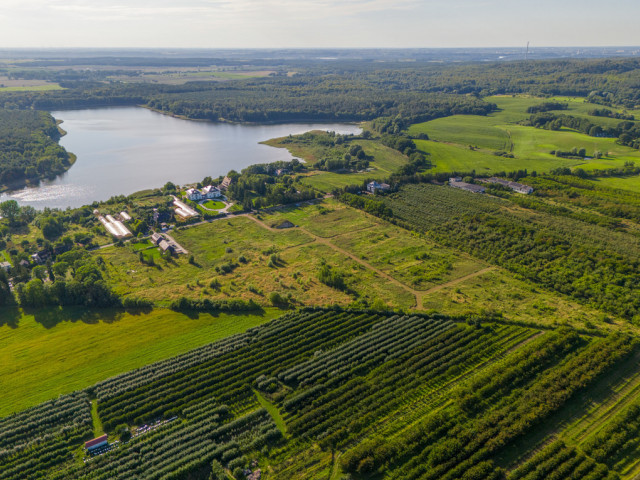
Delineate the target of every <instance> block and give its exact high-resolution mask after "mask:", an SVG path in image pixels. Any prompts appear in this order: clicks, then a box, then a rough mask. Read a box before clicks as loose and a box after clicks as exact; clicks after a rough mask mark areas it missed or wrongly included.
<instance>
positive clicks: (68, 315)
mask: <svg viewBox="0 0 640 480" xmlns="http://www.w3.org/2000/svg"><path fill="white" fill-rule="evenodd" d="M24 312H25V313H26V314H28V315H33V318H34V320H35V321H36V322H38V323H39V324H41V325H42V326H43V327H44V328H53V327H55V326H56V325H57V324H59V323H60V322H74V323H75V322H82V323H86V324H89V325H96V324H98V323H100V322H103V323H113V322H117V321H118V320H120V319H121V318H122V316H123V315H124V313H125V311H124V310H119V309H113V308H96V309H87V308H82V307H65V308H61V307H49V308H28V309H27V308H25V309H24Z"/></svg>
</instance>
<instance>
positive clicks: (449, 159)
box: [409, 96, 640, 173]
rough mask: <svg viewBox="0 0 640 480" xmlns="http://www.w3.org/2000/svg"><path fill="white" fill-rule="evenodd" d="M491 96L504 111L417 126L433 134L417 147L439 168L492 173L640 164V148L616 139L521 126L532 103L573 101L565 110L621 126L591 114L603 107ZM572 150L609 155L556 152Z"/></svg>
mask: <svg viewBox="0 0 640 480" xmlns="http://www.w3.org/2000/svg"><path fill="white" fill-rule="evenodd" d="M485 100H486V101H488V102H493V103H496V105H498V111H496V112H494V113H492V114H490V115H487V116H476V115H454V116H451V117H445V118H439V119H436V120H432V121H429V122H424V123H419V124H414V125H411V127H410V128H409V134H411V135H414V136H417V135H419V134H420V133H426V134H427V135H428V136H429V138H430V140H428V141H426V140H416V145H417V146H418V148H419V149H420V150H422V151H425V152H428V153H430V154H431V157H430V159H431V162H432V163H433V164H434V169H433V171H436V172H449V171H471V170H476V172H478V173H490V172H500V171H510V170H518V169H525V168H526V169H527V170H529V171H534V170H535V171H537V172H545V171H549V170H552V169H554V168H558V167H578V166H579V167H581V168H583V169H585V170H592V169H604V168H610V167H619V166H622V165H624V163H625V162H626V161H634V162H640V152H638V151H637V150H634V149H632V148H629V147H625V146H622V145H618V144H617V143H616V139H614V138H600V137H590V136H588V135H585V134H582V133H579V132H576V131H573V130H569V129H562V130H559V131H552V130H544V129H539V128H534V127H529V126H524V125H521V124H520V122H522V121H523V120H526V119H527V118H528V117H529V114H528V113H527V108H528V107H530V106H533V105H537V104H540V103H543V102H546V101H560V102H565V103H568V104H569V108H568V109H567V110H562V111H561V112H562V113H566V114H567V115H572V116H576V117H588V118H589V120H590V121H592V122H594V123H597V124H600V125H603V126H608V125H616V124H617V123H619V122H620V121H621V120H618V119H611V118H606V117H593V116H590V115H588V112H589V111H590V110H592V109H594V108H602V107H600V106H598V105H594V104H590V103H586V102H585V101H584V99H582V98H568V97H556V98H551V99H542V98H534V97H511V96H494V97H488V98H486V99H485ZM612 110H614V111H616V110H617V109H612ZM627 113H633V112H627ZM572 148H578V149H580V148H585V149H586V150H587V155H588V156H591V155H593V153H594V152H595V151H600V152H602V153H603V157H602V158H601V159H598V160H596V159H590V158H586V159H584V160H583V159H568V158H558V157H556V156H555V155H552V154H551V153H550V152H551V151H553V150H563V151H569V150H571V149H572ZM494 152H507V153H510V154H512V155H513V156H514V158H508V157H504V156H499V155H494Z"/></svg>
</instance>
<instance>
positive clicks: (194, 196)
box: [186, 188, 202, 201]
mask: <svg viewBox="0 0 640 480" xmlns="http://www.w3.org/2000/svg"><path fill="white" fill-rule="evenodd" d="M186 193H187V198H188V199H189V200H193V201H197V200H202V193H201V192H200V190H198V189H196V188H190V189H189V190H187V192H186Z"/></svg>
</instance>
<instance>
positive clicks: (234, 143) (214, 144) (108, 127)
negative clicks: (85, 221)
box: [0, 107, 361, 209]
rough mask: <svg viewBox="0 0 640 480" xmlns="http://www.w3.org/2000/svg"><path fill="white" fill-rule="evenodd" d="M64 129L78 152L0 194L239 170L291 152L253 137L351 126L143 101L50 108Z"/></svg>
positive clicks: (88, 197) (129, 186)
mask: <svg viewBox="0 0 640 480" xmlns="http://www.w3.org/2000/svg"><path fill="white" fill-rule="evenodd" d="M52 115H53V116H54V117H55V118H56V119H59V120H62V121H63V124H62V128H63V129H64V130H66V131H67V135H65V136H64V137H62V139H61V140H60V144H61V145H62V146H64V147H65V148H66V149H67V151H69V152H72V153H75V154H76V155H77V157H78V159H77V161H76V163H75V164H74V165H73V166H72V167H71V168H70V169H69V171H67V172H66V173H64V174H63V175H61V176H59V177H57V178H56V179H54V180H50V181H43V182H42V183H41V184H40V185H39V186H38V187H29V188H24V189H21V190H16V191H14V192H10V193H7V194H4V195H2V196H0V201H4V200H7V199H9V198H11V199H15V200H17V201H18V202H19V203H20V204H21V205H31V206H33V207H35V208H38V209H41V208H44V207H58V208H66V207H67V206H70V207H79V206H81V205H86V204H89V203H92V202H93V201H94V200H106V199H108V198H109V197H111V196H113V195H121V194H123V195H128V194H130V193H133V192H136V191H138V190H144V189H147V188H156V187H161V186H162V185H164V184H165V183H166V182H168V181H171V182H173V183H176V184H178V185H180V184H184V183H191V182H198V181H200V180H202V179H203V178H204V177H205V176H207V175H210V176H212V177H217V176H218V175H224V174H226V173H227V172H228V171H229V170H237V171H240V170H241V169H243V168H244V167H247V166H249V165H252V164H255V163H269V162H275V161H277V160H291V159H292V156H291V155H290V154H289V152H288V151H287V150H286V149H283V148H273V147H269V146H267V145H261V144H259V143H258V142H261V141H264V140H268V139H270V138H274V137H282V136H285V135H289V134H298V133H304V132H306V131H309V130H333V131H336V132H339V133H359V132H360V131H361V130H360V128H359V127H358V126H356V125H351V124H299V123H295V124H284V125H262V126H247V125H228V124H217V123H205V122H193V121H188V120H180V119H176V118H173V117H169V116H166V115H162V114H159V113H156V112H153V111H150V110H147V109H144V108H137V107H121V108H96V109H84V110H64V111H59V112H52Z"/></svg>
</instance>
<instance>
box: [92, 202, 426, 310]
mask: <svg viewBox="0 0 640 480" xmlns="http://www.w3.org/2000/svg"><path fill="white" fill-rule="evenodd" d="M334 206H335V210H330V211H329V213H327V214H326V218H325V216H324V215H320V214H318V215H319V217H318V219H316V220H315V223H316V225H314V226H313V227H312V228H310V229H309V230H310V231H313V232H314V233H315V232H318V233H319V234H321V235H322V234H324V235H327V236H332V234H336V233H338V232H344V231H349V230H350V229H357V228H361V227H362V226H370V225H374V223H373V222H372V221H370V220H369V219H368V217H366V216H365V215H364V214H362V213H360V212H358V211H357V210H354V209H350V208H347V207H344V206H340V205H338V204H334ZM310 208H311V209H312V211H314V212H317V210H315V208H317V207H310ZM327 210H328V209H327ZM278 215H284V213H279V214H277V215H275V216H274V218H278ZM305 215H306V216H307V217H309V218H308V220H307V221H308V222H309V223H311V222H314V221H313V220H312V219H311V218H310V214H309V213H300V214H298V217H299V219H300V220H302V219H303V217H304V216H305ZM295 217H296V215H295V214H294V215H293V217H292V218H291V219H292V221H294V223H295V222H296V219H295ZM287 218H288V216H287ZM320 220H321V221H320ZM300 223H302V221H301V222H300ZM173 235H174V237H175V239H176V240H177V241H178V242H179V243H180V244H181V245H183V246H184V247H185V248H186V249H187V250H188V251H189V253H190V255H193V256H194V259H195V262H194V264H190V263H189V262H188V259H187V258H186V256H184V255H183V256H180V257H175V258H173V259H172V260H171V261H170V262H165V261H164V260H162V259H159V260H156V261H155V265H153V266H149V265H145V264H142V263H141V262H140V260H139V258H138V255H139V254H138V253H135V252H133V251H132V250H131V249H129V248H127V247H124V248H122V247H112V248H107V249H103V250H100V251H99V252H96V254H98V255H101V256H102V257H103V258H104V259H105V262H106V265H107V276H108V279H109V282H110V283H111V284H112V285H113V287H114V289H115V290H116V292H118V293H121V294H125V295H126V294H131V295H133V296H136V297H140V298H146V299H149V300H153V301H155V302H159V303H161V304H163V303H164V304H166V303H168V302H169V301H171V300H173V299H176V298H179V297H181V296H186V297H189V298H205V297H206V298H214V299H225V298H242V299H245V300H249V299H253V300H254V301H256V302H258V303H260V304H262V305H269V302H270V300H269V295H270V293H272V292H277V293H279V294H281V295H283V296H289V297H290V299H291V302H292V303H293V304H294V305H330V304H339V305H344V306H346V305H349V304H350V303H351V302H353V301H354V298H363V299H365V300H366V301H367V302H369V303H371V302H373V301H375V300H377V299H381V300H382V301H383V302H384V303H385V304H387V305H389V306H393V307H399V308H409V307H412V306H414V305H415V297H414V296H413V295H411V294H410V293H409V292H407V291H406V290H404V289H402V288H401V287H399V286H397V285H392V286H385V285H384V282H383V281H381V279H380V278H379V277H378V275H377V274H376V273H375V272H373V271H371V270H367V269H366V268H365V267H363V266H362V265H360V264H358V263H357V262H355V261H354V260H353V259H350V258H348V257H347V256H346V255H345V254H343V253H341V252H339V251H336V250H335V249H333V248H331V247H330V246H327V245H322V244H319V243H317V242H315V241H314V238H313V237H312V236H310V235H307V234H306V233H304V232H302V231H300V230H299V229H295V228H292V229H285V230H278V231H270V230H268V229H266V228H264V227H262V226H260V225H258V224H257V223H256V222H254V221H253V220H251V219H249V218H246V217H236V218H233V219H225V220H218V221H216V222H212V223H207V224H204V225H199V226H197V227H193V228H189V229H185V230H182V231H176V232H174V233H173ZM153 250H155V249H153ZM148 251H150V250H145V251H144V252H148ZM272 256H275V257H272ZM272 258H276V260H275V262H274V261H273V260H272ZM322 262H326V263H328V264H330V265H332V266H334V267H335V268H337V269H339V270H340V271H341V272H342V273H343V274H344V275H345V279H346V283H347V285H348V287H349V288H350V290H351V291H352V292H353V293H352V294H348V293H345V292H341V291H338V290H335V289H333V288H330V287H328V286H326V285H324V284H322V283H320V282H319V280H318V272H319V271H320V268H321V264H322ZM229 267H230V271H228V272H226V273H224V272H223V271H222V270H221V269H223V268H229ZM216 268H218V270H219V271H216Z"/></svg>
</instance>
